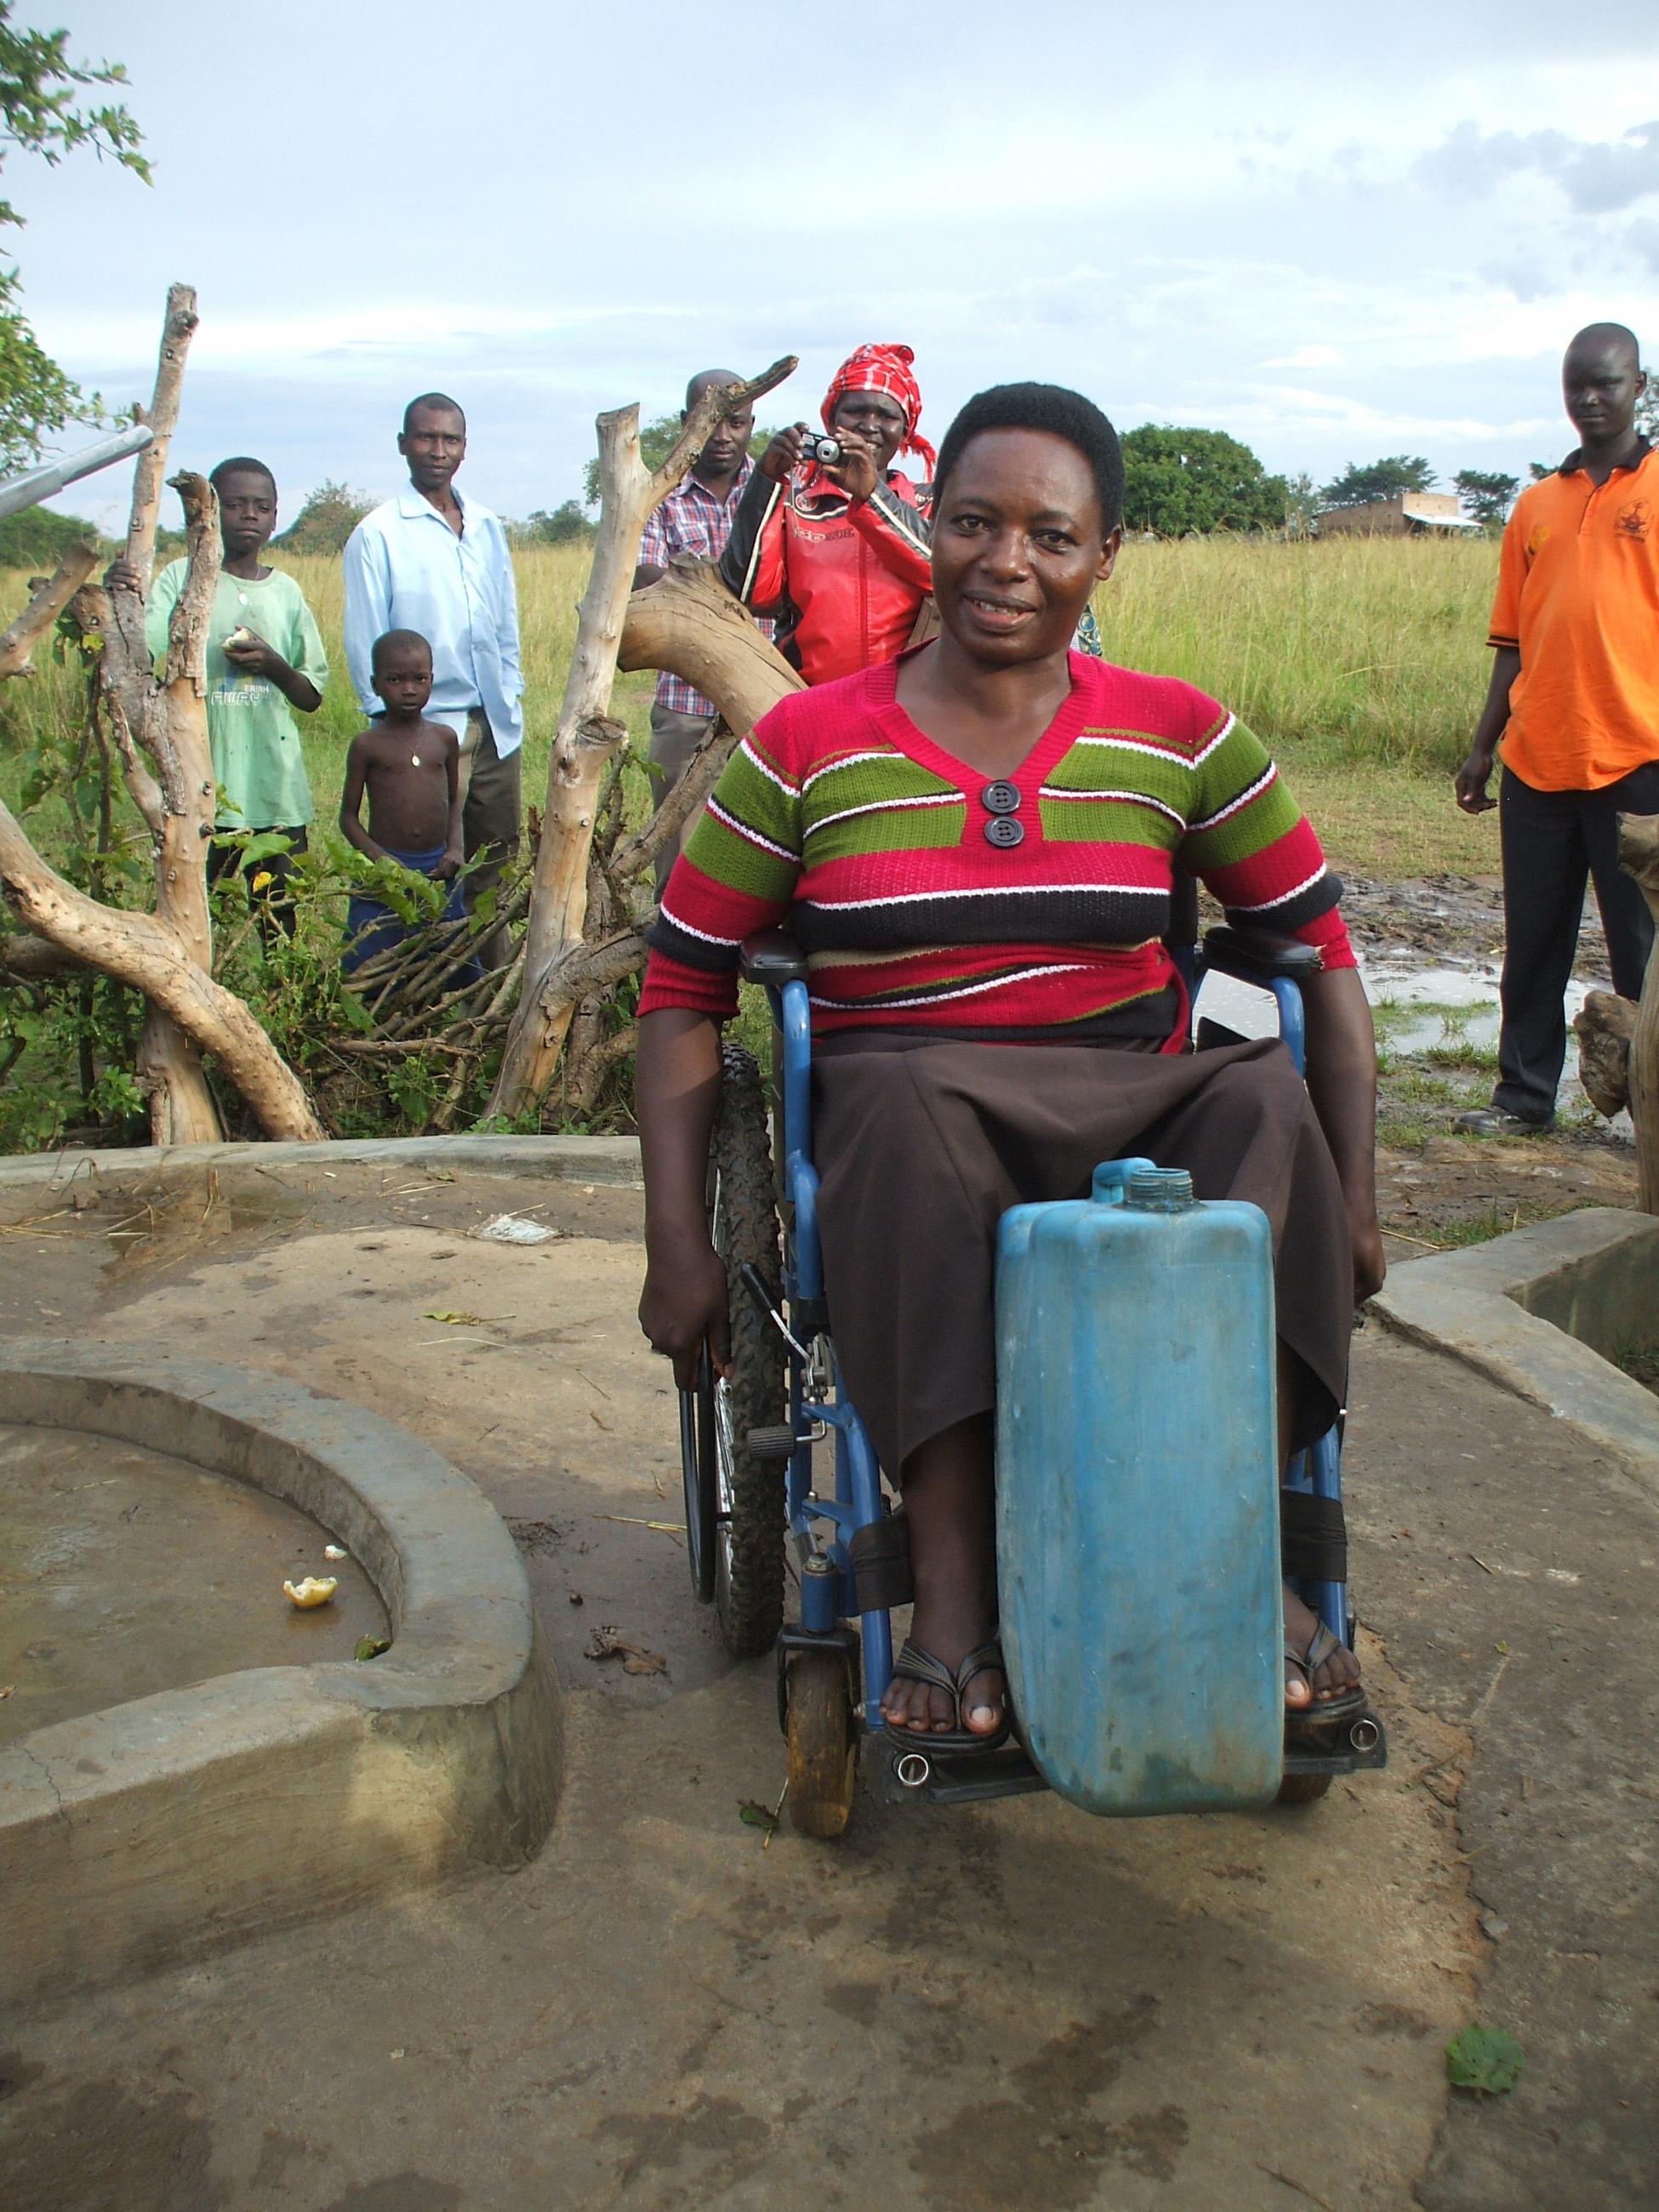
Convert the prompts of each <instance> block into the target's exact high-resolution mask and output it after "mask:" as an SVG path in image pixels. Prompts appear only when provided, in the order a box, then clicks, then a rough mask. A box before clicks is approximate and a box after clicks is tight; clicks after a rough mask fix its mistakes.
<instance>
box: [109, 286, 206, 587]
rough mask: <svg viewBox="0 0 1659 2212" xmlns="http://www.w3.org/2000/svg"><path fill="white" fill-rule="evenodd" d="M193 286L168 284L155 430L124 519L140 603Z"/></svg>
mask: <svg viewBox="0 0 1659 2212" xmlns="http://www.w3.org/2000/svg"><path fill="white" fill-rule="evenodd" d="M196 322H197V316H196V287H195V286H194V285H193V284H173V285H170V286H169V287H168V289H167V315H166V318H165V319H164V321H163V323H162V325H161V356H160V358H159V359H158V360H157V362H156V364H155V392H154V393H153V394H152V396H151V398H150V403H149V406H148V407H147V408H145V409H143V410H141V411H142V419H143V421H144V422H147V423H148V424H149V428H150V429H151V430H152V431H153V432H154V433H155V442H154V443H153V444H152V445H150V446H149V447H146V448H145V450H144V451H143V453H140V454H139V456H138V465H137V469H136V470H135V471H134V472H133V479H132V513H131V519H130V520H129V521H128V523H127V543H126V557H127V559H128V560H129V561H130V562H131V563H132V565H133V567H134V568H136V569H137V571H138V577H139V584H140V591H139V599H140V603H141V606H142V602H143V600H144V599H148V598H149V586H150V572H151V570H152V569H153V568H154V567H155V530H156V526H157V524H158V523H159V522H160V520H161V485H162V483H163V482H164V481H165V479H166V477H167V448H168V447H169V446H171V444H172V443H173V431H174V430H175V428H177V427H178V422H179V392H181V390H182V389H183V387H184V381H185V355H186V354H187V353H188V352H189V351H190V342H191V338H192V337H194V336H195V334H196Z"/></svg>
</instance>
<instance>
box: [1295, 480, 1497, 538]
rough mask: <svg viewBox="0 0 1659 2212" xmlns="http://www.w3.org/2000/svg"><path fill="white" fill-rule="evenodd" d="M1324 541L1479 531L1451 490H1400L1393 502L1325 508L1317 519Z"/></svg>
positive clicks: (1434, 535)
mask: <svg viewBox="0 0 1659 2212" xmlns="http://www.w3.org/2000/svg"><path fill="white" fill-rule="evenodd" d="M1314 527H1315V529H1316V531H1317V532H1318V533H1319V535H1320V537H1322V538H1341V537H1345V536H1346V537H1350V538H1353V537H1358V538H1423V537H1437V536H1438V535H1439V534H1440V533H1441V532H1444V531H1449V530H1474V531H1478V530H1479V529H1480V524H1479V523H1478V522H1472V521H1471V520H1469V518H1468V515H1466V514H1464V513H1462V511H1461V509H1460V508H1459V506H1458V503H1457V498H1456V495H1455V493H1453V492H1449V491H1401V492H1396V493H1395V495H1394V497H1393V498H1392V499H1371V500H1367V501H1366V502H1365V504H1364V506H1363V507H1322V509H1321V510H1320V512H1319V513H1318V514H1317V515H1316V517H1315V519H1314Z"/></svg>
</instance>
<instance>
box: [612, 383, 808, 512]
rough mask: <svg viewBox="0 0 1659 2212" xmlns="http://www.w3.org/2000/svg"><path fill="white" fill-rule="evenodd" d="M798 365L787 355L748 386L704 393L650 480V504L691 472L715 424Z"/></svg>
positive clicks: (714, 387)
mask: <svg viewBox="0 0 1659 2212" xmlns="http://www.w3.org/2000/svg"><path fill="white" fill-rule="evenodd" d="M799 366H800V356H799V354H793V353H787V354H785V355H784V356H783V357H782V359H781V361H775V362H773V364H772V366H771V368H769V369H765V370H763V372H762V373H761V374H760V375H759V376H751V377H750V379H749V380H748V381H747V382H746V383H744V384H715V385H711V386H709V387H708V390H707V391H706V392H702V393H701V394H700V395H699V397H698V398H697V402H696V405H695V406H694V407H693V408H692V409H691V410H690V412H689V413H688V414H687V416H686V418H685V422H684V425H683V427H682V428H681V430H680V435H679V436H678V438H676V439H675V441H674V442H673V444H672V445H671V447H669V449H668V453H667V455H666V457H665V459H664V461H663V464H662V465H661V467H660V468H659V469H658V471H656V473H655V475H654V476H653V477H652V479H651V505H652V506H653V507H659V506H660V505H661V503H662V501H664V500H665V499H666V498H667V496H668V495H669V493H670V492H671V491H672V490H673V489H674V487H675V485H676V484H677V483H679V481H680V479H681V477H684V476H686V475H688V474H689V473H690V470H691V468H692V466H693V465H694V464H695V462H696V458H697V456H698V454H699V453H702V449H703V447H705V446H706V445H707V444H708V440H709V437H710V435H711V433H712V432H713V430H714V425H715V423H716V422H726V421H729V419H730V418H731V417H732V416H733V415H741V414H742V413H743V411H744V408H745V407H751V406H752V405H753V404H754V403H755V401H756V400H757V399H758V398H760V397H761V396H762V394H763V392H771V391H773V390H775V387H776V386H778V385H780V384H782V383H784V382H785V381H786V380H787V379H788V378H789V377H792V376H793V374H794V373H795V371H796V370H797V369H798V368H799ZM601 475H603V470H601ZM647 512H648V510H647Z"/></svg>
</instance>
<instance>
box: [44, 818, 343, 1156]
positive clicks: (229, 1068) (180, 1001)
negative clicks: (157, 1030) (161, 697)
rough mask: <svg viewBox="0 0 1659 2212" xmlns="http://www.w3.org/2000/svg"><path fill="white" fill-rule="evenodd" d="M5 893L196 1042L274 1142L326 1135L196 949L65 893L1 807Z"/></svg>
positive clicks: (158, 925) (151, 923)
mask: <svg viewBox="0 0 1659 2212" xmlns="http://www.w3.org/2000/svg"><path fill="white" fill-rule="evenodd" d="M0 888H3V890H4V893H5V897H6V901H7V903H8V904H9V906H10V908H11V910H12V912H13V913H14V914H15V915H16V917H17V919H18V920H19V921H21V922H22V923H23V924H24V925H25V926H26V927H27V928H28V929H30V930H32V931H33V933H35V934H36V936H38V937H42V938H45V939H47V940H48V941H49V942H50V943H52V944H53V945H58V946H61V947H62V948H63V950H64V951H66V952H68V953H70V954H71V955H72V956H73V957H75V958H76V959H77V960H79V961H81V962H82V963H84V964H85V965H86V966H87V967H88V968H97V969H101V971H102V972H103V973H104V974H105V975H113V976H115V977H116V978H117V979H118V981H121V982H123V983H131V984H132V985H133V986H134V987H136V988H137V989H138V990H141V991H142V992H143V994H144V995H145V996H146V998H148V999H149V1001H150V1003H151V1005H152V1006H160V1007H161V1008H162V1009H163V1010H164V1011H165V1012H166V1013H167V1015H168V1016H169V1017H170V1018H171V1019H172V1020H173V1022H174V1023H176V1024H177V1025H178V1028H179V1031H180V1032H181V1033H182V1034H183V1035H184V1036H185V1037H187V1038H188V1039H189V1040H190V1042H191V1049H192V1052H197V1051H199V1052H210V1053H212V1054H214V1056H215V1057H216V1059H217V1060H219V1061H220V1062H221V1064H222V1066H223V1068H224V1070H225V1073H226V1074H227V1075H228V1077H229V1079H230V1080H231V1081H232V1082H233V1083H234V1085H235V1086H236V1088H237V1090H238V1091H240V1094H241V1096H242V1097H244V1098H245V1099H246V1101H247V1103H248V1104H249V1105H250V1106H251V1107H252V1109H253V1111H254V1113H255V1114H256V1115H258V1120H259V1124H260V1127H262V1128H263V1129H264V1132H265V1134H266V1135H267V1136H269V1137H287V1138H303V1139H317V1138H319V1137H320V1136H321V1135H322V1133H323V1132H322V1128H321V1126H320V1125H319V1122H318V1121H317V1118H316V1116H315V1115H314V1114H313V1112H312V1110H311V1105H310V1102H309V1101H308V1100H307V1097H306V1094H305V1092H304V1091H303V1090H302V1089H301V1085H300V1082H299V1079H297V1077H296V1076H295V1074H294V1073H293V1071H292V1069H291V1068H290V1067H289V1066H288V1064H287V1062H286V1061H285V1060H283V1058H282V1056H281V1055H280V1054H278V1053H277V1052H276V1049H275V1048H274V1047H273V1046H272V1044H271V1042H270V1038H269V1037H268V1036H266V1035H265V1033H264V1030H262V1029H261V1028H260V1026H259V1024H258V1022H257V1021H256V1020H255V1019H254V1018H253V1016H252V1013H251V1012H249V1011H248V1009H247V1007H246V1006H244V1005H243V1003H242V1001H241V1000H240V999H239V998H237V997H236V996H235V994H234V993H233V992H230V991H227V990H225V989H224V988H223V987H222V985H220V984H218V983H216V982H215V981H214V980H213V978H212V977H211V976H210V975H207V974H205V973H204V970H203V969H201V967H200V966H199V965H198V964H197V962H196V960H195V958H194V957H193V956H192V954H191V949H190V948H189V947H188V946H187V945H185V944H184V943H183V942H182V940H181V939H179V937H178V935H177V934H176V933H174V932H173V930H171V929H169V928H168V927H167V925H166V924H165V923H164V922H162V921H160V920H158V919H157V918H156V917H155V915H148V914H134V913H131V912H128V911H127V910H125V909H124V908H113V907H106V906H101V905H100V903H99V902H98V901H97V900H96V899H93V898H88V896H87V895H86V893H85V892H84V891H80V890H76V888H75V886H74V885H73V884H69V883H66V882H65V881H64V878H63V877H61V876H60V875H58V873H57V872H56V870H55V869H52V868H51V867H48V866H47V865H46V862H45V861H44V860H42V859H41V858H40V854H38V853H37V852H36V851H35V850H34V848H33V846H32V845H31V844H30V843H29V841H28V839H27V837H26V836H24V835H23V832H22V830H21V828H20V827H19V826H18V823H17V822H16V820H15V817H14V816H13V815H12V814H11V813H10V811H9V810H8V809H7V808H6V807H5V806H4V805H0Z"/></svg>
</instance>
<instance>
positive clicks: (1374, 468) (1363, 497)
mask: <svg viewBox="0 0 1659 2212" xmlns="http://www.w3.org/2000/svg"><path fill="white" fill-rule="evenodd" d="M1433 489H1434V471H1433V470H1432V469H1431V467H1430V466H1429V465H1428V463H1427V462H1426V461H1425V459H1423V456H1422V455H1421V454H1420V453H1417V454H1411V453H1388V454H1385V455H1384V457H1383V459H1381V460H1380V461H1367V462H1366V463H1365V464H1364V466H1363V467H1362V466H1361V465H1359V464H1358V462H1355V461H1350V462H1349V464H1348V465H1347V467H1346V470H1345V471H1343V473H1342V474H1341V475H1340V477H1336V478H1335V479H1334V482H1332V483H1328V484H1327V485H1326V486H1325V488H1324V489H1323V490H1322V492H1321V493H1320V495H1319V496H1320V498H1321V500H1322V501H1323V502H1324V504H1325V505H1326V506H1327V507H1367V506H1369V505H1370V502H1371V501H1372V500H1374V499H1398V498H1399V496H1400V495H1401V492H1402V491H1432V490H1433Z"/></svg>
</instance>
